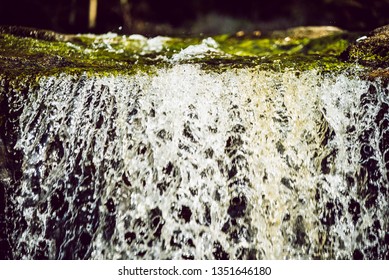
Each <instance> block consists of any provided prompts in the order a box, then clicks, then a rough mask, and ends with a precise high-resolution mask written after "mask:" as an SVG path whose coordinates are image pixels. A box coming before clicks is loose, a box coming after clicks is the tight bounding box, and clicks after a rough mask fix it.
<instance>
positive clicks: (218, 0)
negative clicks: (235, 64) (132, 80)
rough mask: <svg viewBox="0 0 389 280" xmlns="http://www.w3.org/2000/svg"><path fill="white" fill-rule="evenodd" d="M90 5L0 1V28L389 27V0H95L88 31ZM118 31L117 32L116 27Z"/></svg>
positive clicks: (61, 0)
mask: <svg viewBox="0 0 389 280" xmlns="http://www.w3.org/2000/svg"><path fill="white" fill-rule="evenodd" d="M89 1H90V0H56V1H53V0H13V1H10V0H2V1H1V3H0V25H22V26H30V27H37V28H44V29H51V30H55V31H59V32H65V33H78V32H97V33H104V32H108V31H115V32H118V31H119V29H122V30H123V32H124V33H141V34H146V35H155V34H168V35H169V34H193V33H195V34H196V33H200V32H204V33H213V34H216V33H223V32H236V31H238V30H241V29H243V30H245V31H246V30H272V29H284V28H287V27H292V26H299V25H334V26H338V27H341V28H344V29H347V30H351V31H357V30H358V31H363V30H370V29H373V28H376V27H378V26H382V25H385V24H389V17H388V16H387V11H389V0H239V1H223V0H185V1H182V0H163V1H162V0H98V10H97V19H96V26H95V27H94V28H93V29H89V28H88V26H89V24H88V22H89V18H88V16H89ZM119 27H122V28H119Z"/></svg>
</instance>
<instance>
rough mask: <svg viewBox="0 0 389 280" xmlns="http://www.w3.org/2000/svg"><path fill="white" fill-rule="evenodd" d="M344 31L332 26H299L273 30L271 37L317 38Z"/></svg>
mask: <svg viewBox="0 0 389 280" xmlns="http://www.w3.org/2000/svg"><path fill="white" fill-rule="evenodd" d="M342 33H345V31H344V30H342V29H340V28H337V27H334V26H299V27H294V28H289V29H287V30H285V31H284V30H282V31H274V32H273V33H272V36H273V37H277V38H285V37H289V38H290V39H304V38H305V39H317V38H322V37H327V36H331V35H337V34H342Z"/></svg>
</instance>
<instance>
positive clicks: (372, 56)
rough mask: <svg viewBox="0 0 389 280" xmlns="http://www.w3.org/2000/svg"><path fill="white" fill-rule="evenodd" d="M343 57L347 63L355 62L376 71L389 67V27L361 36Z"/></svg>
mask: <svg viewBox="0 0 389 280" xmlns="http://www.w3.org/2000/svg"><path fill="white" fill-rule="evenodd" d="M341 57H342V58H343V59H344V60H345V61H355V62H357V63H360V64H362V65H364V66H369V67H373V68H375V69H377V68H387V67H389V25H386V26H382V27H380V28H377V29H375V30H373V31H372V32H370V33H369V34H368V35H367V36H361V37H360V38H359V39H357V40H356V42H355V43H353V44H351V45H350V46H349V47H348V48H347V50H346V51H345V52H344V53H342V55H341Z"/></svg>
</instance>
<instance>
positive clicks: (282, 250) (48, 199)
mask: <svg viewBox="0 0 389 280" xmlns="http://www.w3.org/2000/svg"><path fill="white" fill-rule="evenodd" d="M211 43H212V42H211ZM199 46H200V47H201V48H203V47H206V48H207V50H209V49H213V48H216V47H217V46H213V45H212V44H211V45H210V44H209V42H208V43H207V42H203V43H201V45H199ZM186 52H188V53H189V50H183V51H182V52H181V53H178V54H177V56H185V57H186ZM18 102H19V103H21V104H22V105H23V106H22V111H21V115H20V117H19V126H18V130H19V137H18V140H17V143H16V146H15V149H16V150H17V151H18V152H19V153H20V155H21V158H22V165H21V169H22V176H21V178H20V180H19V181H18V182H17V186H16V187H15V189H17V191H15V192H14V195H13V196H12V205H14V206H13V207H14V209H13V213H12V221H13V226H12V228H13V233H12V236H11V243H12V246H13V248H14V258H17V259H34V258H49V259H316V258H319V259H344V258H345V259H351V258H360V257H364V258H369V259H376V258H385V257H388V256H387V252H388V243H387V238H388V228H389V221H388V214H389V213H388V211H389V210H388V209H389V208H388V185H389V184H388V167H389V166H388V165H389V159H388V155H389V152H388V149H389V144H388V139H389V135H388V133H389V130H388V122H389V113H388V104H389V100H388V88H387V87H386V88H385V87H383V86H382V85H381V84H380V83H379V82H366V81H362V80H360V79H359V78H358V77H355V76H353V75H349V74H336V75H335V74H334V75H323V74H318V73H317V72H315V71H306V72H301V73H299V72H295V71H285V72H282V73H275V72H271V71H267V72H265V71H260V70H256V69H255V68H252V69H236V70H228V71H224V72H222V73H213V72H209V71H205V70H201V69H200V67H198V66H197V65H186V64H181V65H174V66H172V67H171V68H168V69H159V70H158V71H157V73H156V74H155V75H146V74H141V73H140V74H136V75H131V76H125V75H122V76H111V77H93V76H92V77H87V76H84V75H80V76H72V75H65V74H63V75H61V76H59V77H47V78H42V79H41V80H40V81H39V87H37V89H35V90H31V91H30V92H29V93H28V95H27V96H26V95H21V96H20V100H19V101H18ZM18 102H16V103H18Z"/></svg>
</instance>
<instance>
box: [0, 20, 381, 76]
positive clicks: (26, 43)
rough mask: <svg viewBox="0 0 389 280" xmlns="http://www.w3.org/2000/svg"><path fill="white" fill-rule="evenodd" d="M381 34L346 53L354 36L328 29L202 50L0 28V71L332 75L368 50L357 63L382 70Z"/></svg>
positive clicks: (226, 39) (221, 41) (168, 41)
mask: <svg viewBox="0 0 389 280" xmlns="http://www.w3.org/2000/svg"><path fill="white" fill-rule="evenodd" d="M385 30H386V29H384V30H383V31H382V30H381V31H380V30H376V31H375V33H374V34H375V37H374V38H376V39H374V40H373V39H366V40H365V41H362V42H361V43H358V44H356V45H352V46H351V47H349V45H350V42H354V41H355V39H356V38H357V36H358V34H357V35H356V34H350V33H347V32H345V31H342V30H339V29H337V28H330V27H317V28H315V27H304V28H294V29H289V30H286V31H277V32H273V33H270V34H266V35H264V36H262V37H258V36H256V37H255V36H251V37H245V36H229V35H219V36H215V37H213V39H212V41H213V42H215V43H214V44H216V45H217V46H216V47H215V46H211V47H207V45H206V43H204V41H206V40H203V39H204V38H168V37H156V38H152V39H147V38H145V37H143V36H140V35H131V36H118V35H116V34H113V33H108V34H105V35H90V34H86V35H63V34H57V33H54V32H51V31H43V30H35V29H28V28H20V27H2V28H0V70H1V73H2V74H3V75H5V76H7V77H9V78H14V77H19V78H20V77H24V76H26V75H29V76H32V77H34V76H44V75H57V74H59V73H64V72H65V73H75V74H77V73H87V74H88V73H90V74H93V75H96V74H97V75H106V74H115V73H121V74H132V73H136V72H139V71H140V72H146V73H154V71H155V70H156V69H158V68H161V67H171V66H172V65H174V64H177V63H181V64H182V63H196V64H200V65H201V66H202V67H203V68H204V69H209V70H212V71H224V70H228V69H231V68H247V67H255V68H258V69H261V70H272V71H283V70H285V69H293V70H296V71H304V70H310V69H317V70H318V71H338V70H342V69H346V68H348V67H350V65H352V64H354V63H355V58H356V57H359V56H358V54H359V53H361V52H363V51H365V50H366V49H368V50H372V52H373V54H374V55H372V56H369V57H367V58H366V59H365V60H363V61H375V60H374V59H377V61H378V64H379V65H386V64H387V63H388V57H387V45H386V46H385V45H384V44H383V43H384V42H387V41H386V39H385V38H387V36H386V35H385V34H387V31H385ZM382 36H383V39H382V38H381V37H382ZM385 36H386V37H385ZM369 42H371V43H369ZM202 44H203V45H204V44H205V45H204V46H203V47H204V50H205V51H204V52H203V53H201V55H193V56H189V57H187V58H185V59H182V60H181V59H175V58H176V57H177V55H179V54H180V53H181V52H183V50H185V49H187V48H191V47H192V48H194V47H196V46H197V47H199V46H200V47H201V46H202ZM348 47H349V48H348ZM207 48H208V49H207ZM347 48H348V51H346V52H345V50H346V49H347ZM342 53H343V55H342V58H343V59H342V60H341V59H339V55H340V54H342ZM363 65H366V66H371V65H372V64H371V63H370V64H369V63H364V64H363ZM374 65H375V64H374V63H373V66H374Z"/></svg>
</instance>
